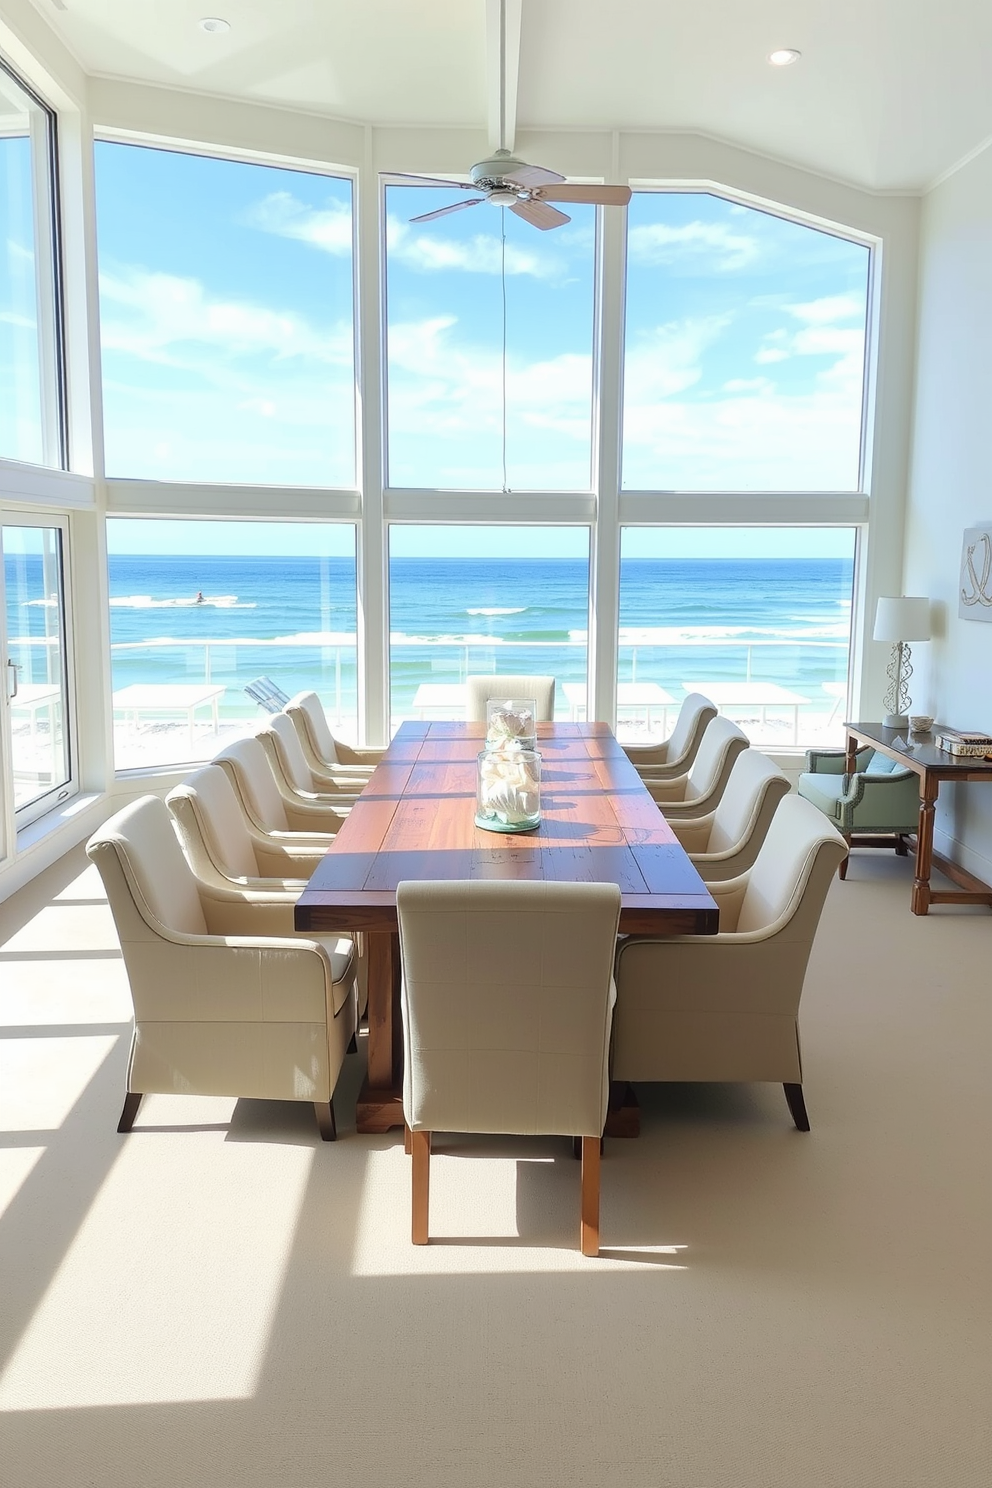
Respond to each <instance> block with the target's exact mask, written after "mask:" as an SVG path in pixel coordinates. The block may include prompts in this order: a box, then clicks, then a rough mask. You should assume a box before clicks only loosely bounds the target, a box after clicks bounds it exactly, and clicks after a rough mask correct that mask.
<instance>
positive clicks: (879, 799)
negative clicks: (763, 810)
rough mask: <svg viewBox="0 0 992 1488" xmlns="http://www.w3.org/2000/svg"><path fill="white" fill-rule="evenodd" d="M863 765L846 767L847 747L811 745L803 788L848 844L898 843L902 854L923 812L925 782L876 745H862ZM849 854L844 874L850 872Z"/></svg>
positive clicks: (860, 762)
mask: <svg viewBox="0 0 992 1488" xmlns="http://www.w3.org/2000/svg"><path fill="white" fill-rule="evenodd" d="M856 759H857V766H858V768H857V770H856V771H855V772H854V773H853V774H848V773H847V772H846V769H845V766H846V763H847V760H846V756H845V754H844V751H843V750H841V749H829V750H824V749H811V750H809V751H808V752H807V755H806V770H805V773H804V774H802V775H800V777H799V785H798V791H799V794H800V795H801V796H804V797H805V798H806V800H807V801H811V802H812V804H813V805H814V806H817V807H819V809H820V810H821V811H822V812H823V814H824V815H825V816H827V817H829V818H830V820H831V821H832V822H833V824H834V826H835V827H836V828H837V829H838V831H839V832H840V833H841V834H842V836H843V837H844V840H845V841H846V842H847V845H848V847H852V846H853V847H894V848H895V850H896V852H897V853H899V855H900V856H901V857H905V856H906V853H907V851H908V847H907V844H906V837H907V834H908V833H911V832H915V831H916V828H917V824H918V822H919V816H920V788H919V781H918V780H917V778H916V775H915V773H914V772H913V771H912V770H907V769H906V768H905V767H904V766H902V765H900V764H899V762H898V761H897V760H894V759H890V758H889V756H888V755H887V754H880V753H879V752H878V751H877V750H874V749H870V748H868V749H859V750H858V753H857V756H856ZM847 863H848V860H847V859H846V858H845V859H844V861H843V862H842V863H841V865H840V876H841V878H846V877H847Z"/></svg>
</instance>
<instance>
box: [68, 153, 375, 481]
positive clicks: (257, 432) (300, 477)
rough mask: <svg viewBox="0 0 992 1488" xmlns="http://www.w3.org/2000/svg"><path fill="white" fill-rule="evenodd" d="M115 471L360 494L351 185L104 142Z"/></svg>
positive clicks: (109, 406)
mask: <svg viewBox="0 0 992 1488" xmlns="http://www.w3.org/2000/svg"><path fill="white" fill-rule="evenodd" d="M96 169H97V237H98V243H99V255H100V323H101V336H102V346H103V408H104V425H105V433H106V459H107V472H108V474H109V475H112V476H123V477H133V478H143V479H150V480H165V481H197V482H208V483H215V484H233V485H242V484H251V485H262V486H266V485H267V486H280V485H282V486H285V485H291V486H337V487H341V486H345V487H350V486H354V484H355V471H356V461H355V356H354V272H353V251H352V186H351V182H350V181H349V180H345V179H341V178H339V177H336V176H332V175H317V174H314V173H310V172H306V171H301V170H288V169H279V168H276V167H274V166H268V165H258V164H248V163H245V162H242V161H235V160H219V159H215V158H207V157H204V156H201V155H193V154H185V153H180V152H178V151H174V150H162V149H152V148H149V147H146V146H143V145H125V144H115V143H111V142H108V141H99V142H98V143H97V146H96Z"/></svg>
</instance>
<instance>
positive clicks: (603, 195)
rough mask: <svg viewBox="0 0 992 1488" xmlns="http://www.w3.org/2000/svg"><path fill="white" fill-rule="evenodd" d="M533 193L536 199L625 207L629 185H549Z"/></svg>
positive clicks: (628, 196) (628, 199) (628, 198)
mask: <svg viewBox="0 0 992 1488" xmlns="http://www.w3.org/2000/svg"><path fill="white" fill-rule="evenodd" d="M534 194H535V196H536V198H537V200H538V201H560V202H593V203H594V204H595V205H596V206H599V207H625V206H626V205H627V203H628V202H629V201H630V187H629V186H549V187H548V189H547V190H546V191H545V190H544V188H543V187H538V188H537V190H536V192H535V193H534Z"/></svg>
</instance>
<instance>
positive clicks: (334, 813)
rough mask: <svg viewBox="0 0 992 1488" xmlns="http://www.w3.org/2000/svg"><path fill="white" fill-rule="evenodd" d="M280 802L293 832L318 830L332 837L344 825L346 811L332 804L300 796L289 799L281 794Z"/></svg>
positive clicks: (314, 831)
mask: <svg viewBox="0 0 992 1488" xmlns="http://www.w3.org/2000/svg"><path fill="white" fill-rule="evenodd" d="M282 804H283V809H284V811H285V812H286V820H287V821H288V822H289V825H290V829H291V830H292V831H294V832H307V833H318V832H319V833H320V834H321V835H322V836H329V837H332V838H333V837H336V836H337V834H338V832H339V831H340V830H341V828H342V827H343V826H344V822H345V814H346V813H345V812H343V811H340V810H338V809H337V808H336V807H334V806H329V805H326V804H325V805H317V803H316V801H306V800H304V799H303V797H302V796H293V798H292V799H291V800H290V798H289V797H288V796H283V798H282ZM301 845H302V844H301Z"/></svg>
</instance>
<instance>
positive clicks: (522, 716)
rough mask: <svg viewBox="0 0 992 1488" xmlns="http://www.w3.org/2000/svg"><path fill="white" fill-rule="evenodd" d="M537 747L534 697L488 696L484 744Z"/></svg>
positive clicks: (489, 746)
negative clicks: (511, 744) (512, 744)
mask: <svg viewBox="0 0 992 1488" xmlns="http://www.w3.org/2000/svg"><path fill="white" fill-rule="evenodd" d="M509 743H515V744H519V745H520V747H521V748H522V749H536V748H537V701H536V699H534V698H490V699H489V701H488V703H487V704H486V745H487V746H488V748H490V749H502V748H503V746H504V745H505V744H509Z"/></svg>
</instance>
